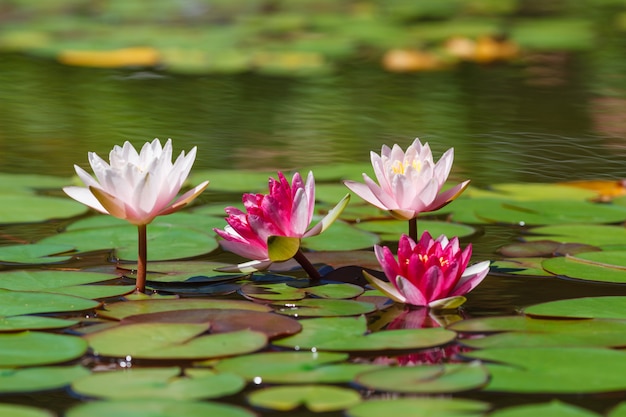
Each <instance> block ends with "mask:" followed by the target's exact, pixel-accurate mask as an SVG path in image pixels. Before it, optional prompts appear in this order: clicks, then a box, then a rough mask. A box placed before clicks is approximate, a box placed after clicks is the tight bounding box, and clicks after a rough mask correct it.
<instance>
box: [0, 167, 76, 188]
mask: <svg viewBox="0 0 626 417" xmlns="http://www.w3.org/2000/svg"><path fill="white" fill-rule="evenodd" d="M71 182H72V180H71V179H70V178H65V177H56V176H53V175H39V174H9V173H5V172H2V173H0V184H2V185H0V192H5V191H13V190H20V189H22V190H26V191H29V192H32V191H36V190H45V189H59V188H61V187H63V186H65V185H69V184H71Z"/></svg>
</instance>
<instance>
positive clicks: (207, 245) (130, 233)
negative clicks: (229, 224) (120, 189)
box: [40, 214, 218, 261]
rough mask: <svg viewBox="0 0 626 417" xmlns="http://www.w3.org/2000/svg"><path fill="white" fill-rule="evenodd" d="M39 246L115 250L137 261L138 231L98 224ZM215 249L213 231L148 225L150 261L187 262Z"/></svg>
mask: <svg viewBox="0 0 626 417" xmlns="http://www.w3.org/2000/svg"><path fill="white" fill-rule="evenodd" d="M172 216H174V214H173V215H172ZM198 217H202V216H198ZM157 219H159V218H157ZM116 220H118V219H116ZM208 230H212V229H208ZM40 243H46V244H64V245H70V244H72V245H74V246H75V247H76V249H77V250H78V251H80V252H90V251H95V250H105V249H114V250H115V255H116V256H117V257H118V258H119V259H123V260H129V261H130V260H136V259H137V228H136V227H135V226H133V225H130V224H125V225H120V226H109V227H105V226H101V225H100V224H98V226H97V227H93V228H75V229H74V230H69V231H66V232H63V233H59V234H58V235H54V236H50V237H46V238H44V239H42V240H40ZM217 247H218V244H217V240H216V239H215V234H214V233H213V232H212V231H211V232H210V233H207V232H206V231H199V230H196V229H195V228H192V227H186V226H185V225H182V226H181V225H177V224H172V223H165V222H163V223H159V222H158V221H157V220H155V221H154V222H153V223H152V224H150V225H148V259H150V260H154V261H156V260H161V261H163V260H172V259H181V258H189V257H192V256H198V255H202V254H205V253H209V252H211V251H213V250H214V249H216V248H217Z"/></svg>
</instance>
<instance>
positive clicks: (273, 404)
mask: <svg viewBox="0 0 626 417" xmlns="http://www.w3.org/2000/svg"><path fill="white" fill-rule="evenodd" d="M248 402H250V404H252V405H254V406H256V407H263V408H269V409H272V410H279V411H290V410H295V409H296V408H298V407H300V406H304V407H306V408H307V409H309V410H311V411H313V412H316V413H321V412H329V411H336V410H343V409H344V408H348V407H351V406H354V405H356V404H358V403H360V402H361V395H360V394H359V393H358V392H356V391H354V390H351V389H348V388H342V387H336V386H329V385H298V386H282V387H270V388H265V389H261V390H257V391H253V392H252V393H250V394H248Z"/></svg>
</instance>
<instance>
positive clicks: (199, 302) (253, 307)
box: [0, 293, 272, 320]
mask: <svg viewBox="0 0 626 417" xmlns="http://www.w3.org/2000/svg"><path fill="white" fill-rule="evenodd" d="M0 294H1V293H0ZM193 309H232V310H250V311H262V312H267V311H272V309H271V308H270V307H268V306H265V305H262V304H255V303H252V302H250V301H242V300H220V299H173V300H172V299H168V300H140V301H121V302H117V303H111V304H106V306H105V309H104V310H98V315H99V316H101V317H105V318H110V319H114V320H121V319H123V318H126V317H128V316H134V315H137V314H148V313H159V312H164V311H176V310H193Z"/></svg>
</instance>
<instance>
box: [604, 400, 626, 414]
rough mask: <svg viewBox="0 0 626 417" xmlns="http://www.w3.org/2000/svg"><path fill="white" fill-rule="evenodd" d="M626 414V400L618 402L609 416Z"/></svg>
mask: <svg viewBox="0 0 626 417" xmlns="http://www.w3.org/2000/svg"><path fill="white" fill-rule="evenodd" d="M624 416H626V402H621V403H619V404H617V405H616V406H615V407H613V409H611V410H610V411H609V413H608V414H607V417H624Z"/></svg>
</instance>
